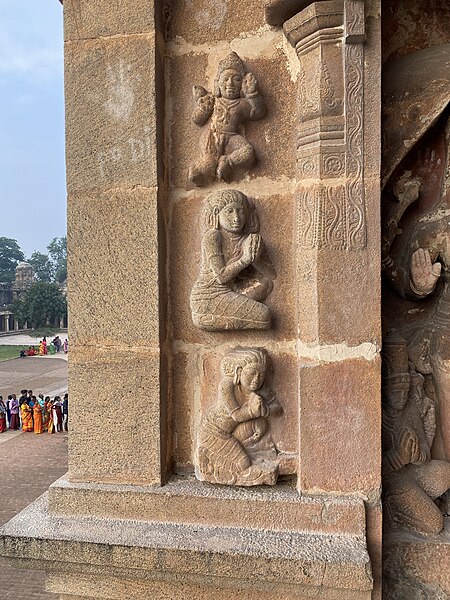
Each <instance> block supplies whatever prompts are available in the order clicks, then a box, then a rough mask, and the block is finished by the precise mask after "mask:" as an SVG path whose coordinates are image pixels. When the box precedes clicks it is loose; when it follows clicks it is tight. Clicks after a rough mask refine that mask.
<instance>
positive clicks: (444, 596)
mask: <svg viewBox="0 0 450 600" xmlns="http://www.w3.org/2000/svg"><path fill="white" fill-rule="evenodd" d="M445 521H446V522H445V528H444V531H443V532H442V533H441V534H440V535H437V536H435V537H433V538H424V537H422V536H419V535H412V534H408V533H404V532H398V533H392V534H389V535H388V536H386V537H385V538H384V542H383V565H384V566H383V598H384V599H385V600H405V599H411V600H412V599H414V600H431V598H432V599H433V600H448V598H450V518H447V519H446V520H445Z"/></svg>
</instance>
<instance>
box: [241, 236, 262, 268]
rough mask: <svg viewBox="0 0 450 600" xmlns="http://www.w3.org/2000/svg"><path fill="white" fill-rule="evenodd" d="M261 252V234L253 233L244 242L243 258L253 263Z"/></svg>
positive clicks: (249, 263)
mask: <svg viewBox="0 0 450 600" xmlns="http://www.w3.org/2000/svg"><path fill="white" fill-rule="evenodd" d="M260 254H261V236H260V235H259V234H258V233H251V234H250V235H248V236H247V237H246V238H245V240H244V241H243V242H242V258H243V259H244V262H245V263H246V264H247V265H251V264H252V263H254V262H255V260H256V259H257V258H259V256H260Z"/></svg>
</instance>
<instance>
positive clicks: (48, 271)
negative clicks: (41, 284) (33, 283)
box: [28, 252, 54, 282]
mask: <svg viewBox="0 0 450 600" xmlns="http://www.w3.org/2000/svg"><path fill="white" fill-rule="evenodd" d="M28 262H29V263H30V265H31V266H32V267H33V270H34V274H35V276H36V279H37V280H38V281H47V282H50V281H52V280H53V277H54V270H53V265H52V263H51V261H50V259H49V257H48V255H47V254H43V253H42V252H33V254H32V255H31V258H30V259H29V260H28Z"/></svg>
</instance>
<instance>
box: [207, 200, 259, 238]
mask: <svg viewBox="0 0 450 600" xmlns="http://www.w3.org/2000/svg"><path fill="white" fill-rule="evenodd" d="M228 204H238V205H239V206H243V207H244V208H245V209H246V210H247V220H246V223H245V226H244V230H245V233H256V232H258V231H259V221H258V215H257V214H256V209H255V205H254V204H253V202H252V201H251V200H250V199H249V198H247V196H246V195H245V194H243V193H242V192H240V191H239V190H228V189H226V190H220V191H218V192H213V193H212V194H210V195H209V196H208V197H207V198H206V201H205V207H204V219H205V224H206V227H207V228H208V229H219V213H220V211H221V210H222V209H223V208H225V206H228Z"/></svg>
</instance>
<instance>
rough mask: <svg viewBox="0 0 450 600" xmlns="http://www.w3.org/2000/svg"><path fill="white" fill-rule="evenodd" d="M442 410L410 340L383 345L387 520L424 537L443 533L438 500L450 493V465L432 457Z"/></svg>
mask: <svg viewBox="0 0 450 600" xmlns="http://www.w3.org/2000/svg"><path fill="white" fill-rule="evenodd" d="M435 432H436V406H435V403H434V401H433V399H432V398H429V397H428V396H427V394H426V392H425V390H424V377H423V376H422V375H421V374H420V373H418V372H417V371H416V370H415V368H414V366H413V364H412V363H411V362H409V359H408V350H407V344H406V340H405V339H404V338H402V337H401V336H400V335H399V334H398V333H396V332H391V333H390V334H389V335H388V336H387V337H386V339H385V341H384V342H383V488H384V508H385V514H386V520H387V522H388V523H389V522H390V524H391V525H395V524H397V525H400V526H403V527H405V528H407V529H411V530H413V531H416V532H419V533H421V534H424V535H435V534H438V533H439V532H440V531H441V530H442V529H443V526H444V520H443V514H442V511H441V510H440V508H439V507H438V505H437V503H436V502H435V500H436V499H438V498H439V497H440V496H442V495H443V494H445V492H447V490H449V489H450V463H449V462H447V461H445V460H435V459H432V458H431V446H432V443H433V439H434V436H435Z"/></svg>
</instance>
